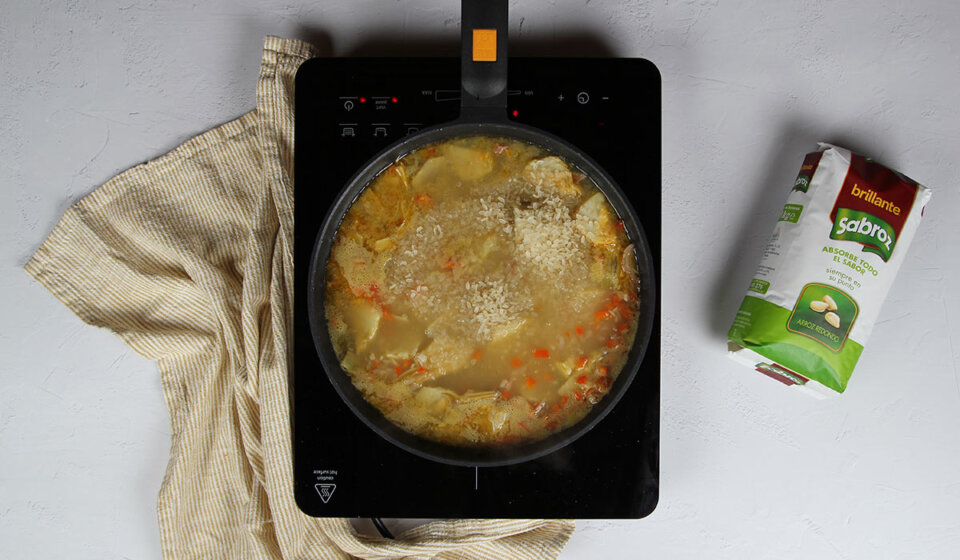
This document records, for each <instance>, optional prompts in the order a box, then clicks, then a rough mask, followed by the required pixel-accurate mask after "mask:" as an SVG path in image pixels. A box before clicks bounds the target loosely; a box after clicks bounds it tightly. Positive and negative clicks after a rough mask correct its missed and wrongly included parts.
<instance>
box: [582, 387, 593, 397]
mask: <svg viewBox="0 0 960 560" xmlns="http://www.w3.org/2000/svg"><path fill="white" fill-rule="evenodd" d="M594 390H595V389H594V388H593V387H590V388H589V389H587V391H586V392H585V393H584V394H583V396H584V397H589V396H590V393H592V392H593V391H594Z"/></svg>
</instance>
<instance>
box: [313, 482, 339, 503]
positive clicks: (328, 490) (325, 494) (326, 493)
mask: <svg viewBox="0 0 960 560" xmlns="http://www.w3.org/2000/svg"><path fill="white" fill-rule="evenodd" d="M313 487H314V488H316V489H317V494H320V499H321V500H323V503H327V502H329V501H330V498H332V497H333V491H334V490H336V489H337V485H336V484H314V485H313Z"/></svg>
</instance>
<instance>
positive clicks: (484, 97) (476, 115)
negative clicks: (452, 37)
mask: <svg viewBox="0 0 960 560" xmlns="http://www.w3.org/2000/svg"><path fill="white" fill-rule="evenodd" d="M460 10H461V14H460V17H461V20H460V82H461V90H462V91H461V92H460V118H461V119H470V120H500V121H502V120H506V117H507V23H508V17H507V11H508V10H507V0H462V1H461V4H460Z"/></svg>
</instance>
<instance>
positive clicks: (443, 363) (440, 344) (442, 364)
mask: <svg viewBox="0 0 960 560" xmlns="http://www.w3.org/2000/svg"><path fill="white" fill-rule="evenodd" d="M421 355H422V356H423V358H424V366H423V367H424V368H426V370H427V371H426V372H424V373H422V374H420V375H418V380H419V381H420V382H423V381H427V380H430V379H436V378H437V377H441V376H443V375H447V374H450V373H453V372H455V371H459V370H461V369H463V368H465V367H467V366H468V365H470V362H471V360H472V359H473V353H472V351H471V350H470V349H468V348H465V347H464V346H463V344H461V343H460V342H459V341H457V340H455V339H453V338H448V337H446V336H440V337H437V338H435V339H433V341H432V342H430V344H428V345H427V347H426V348H424V349H423V352H422V353H421Z"/></svg>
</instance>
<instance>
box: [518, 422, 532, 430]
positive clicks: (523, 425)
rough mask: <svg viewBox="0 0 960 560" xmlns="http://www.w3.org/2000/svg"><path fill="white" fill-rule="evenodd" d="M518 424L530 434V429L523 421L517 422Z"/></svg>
mask: <svg viewBox="0 0 960 560" xmlns="http://www.w3.org/2000/svg"><path fill="white" fill-rule="evenodd" d="M517 424H520V427H521V428H523V429H524V430H526V431H527V432H530V428H528V427H527V425H526V424H524V423H523V420H520V421H519V422H517Z"/></svg>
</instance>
